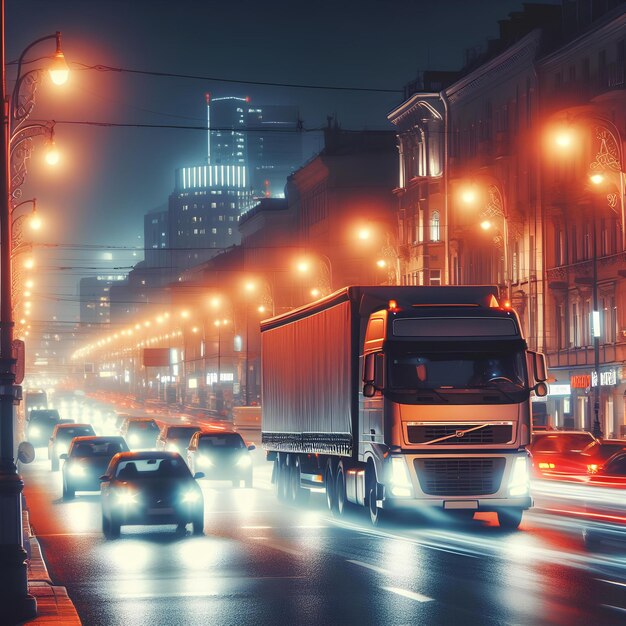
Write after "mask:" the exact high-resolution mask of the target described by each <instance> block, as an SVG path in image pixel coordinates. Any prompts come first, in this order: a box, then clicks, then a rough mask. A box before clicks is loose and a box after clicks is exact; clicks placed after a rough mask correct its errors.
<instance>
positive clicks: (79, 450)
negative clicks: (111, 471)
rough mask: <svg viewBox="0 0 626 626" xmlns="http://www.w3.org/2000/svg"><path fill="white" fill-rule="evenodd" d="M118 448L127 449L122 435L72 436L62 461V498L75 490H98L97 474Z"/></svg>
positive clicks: (107, 464)
mask: <svg viewBox="0 0 626 626" xmlns="http://www.w3.org/2000/svg"><path fill="white" fill-rule="evenodd" d="M118 452H128V446H127V445H126V441H124V437H115V436H112V437H105V436H103V437H98V436H95V437H75V438H74V439H72V442H71V444H70V449H69V450H68V452H67V454H62V455H61V458H62V459H65V463H64V464H63V499H64V500H72V499H73V498H74V496H75V495H76V492H77V491H100V476H101V475H102V474H104V472H105V471H106V468H107V467H108V466H109V463H110V462H111V459H112V458H113V457H114V456H115V455H116V454H117V453H118Z"/></svg>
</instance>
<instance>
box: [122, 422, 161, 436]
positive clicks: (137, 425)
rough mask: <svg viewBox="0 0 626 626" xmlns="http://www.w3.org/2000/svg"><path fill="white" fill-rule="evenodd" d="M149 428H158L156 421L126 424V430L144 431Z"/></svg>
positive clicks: (130, 431)
mask: <svg viewBox="0 0 626 626" xmlns="http://www.w3.org/2000/svg"><path fill="white" fill-rule="evenodd" d="M150 430H159V427H158V426H157V423H156V422H155V421H154V420H150V421H146V422H131V423H130V424H129V425H128V432H129V433H132V432H145V431H150Z"/></svg>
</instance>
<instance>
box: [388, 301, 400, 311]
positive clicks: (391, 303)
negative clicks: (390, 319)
mask: <svg viewBox="0 0 626 626" xmlns="http://www.w3.org/2000/svg"><path fill="white" fill-rule="evenodd" d="M389 310H390V311H397V310H398V303H397V302H396V301H395V300H389Z"/></svg>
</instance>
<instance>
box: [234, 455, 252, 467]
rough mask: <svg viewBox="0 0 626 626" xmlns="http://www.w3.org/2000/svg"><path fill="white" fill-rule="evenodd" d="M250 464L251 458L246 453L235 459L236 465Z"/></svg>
mask: <svg viewBox="0 0 626 626" xmlns="http://www.w3.org/2000/svg"><path fill="white" fill-rule="evenodd" d="M251 465H252V459H251V458H250V457H249V456H248V455H247V454H246V455H244V456H240V457H239V458H238V459H237V467H250V466H251Z"/></svg>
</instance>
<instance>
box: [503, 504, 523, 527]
mask: <svg viewBox="0 0 626 626" xmlns="http://www.w3.org/2000/svg"><path fill="white" fill-rule="evenodd" d="M522 513H523V511H522V509H506V510H505V509H503V510H501V511H498V523H499V524H500V528H502V529H503V530H516V529H517V528H519V525H520V524H521V523H522Z"/></svg>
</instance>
